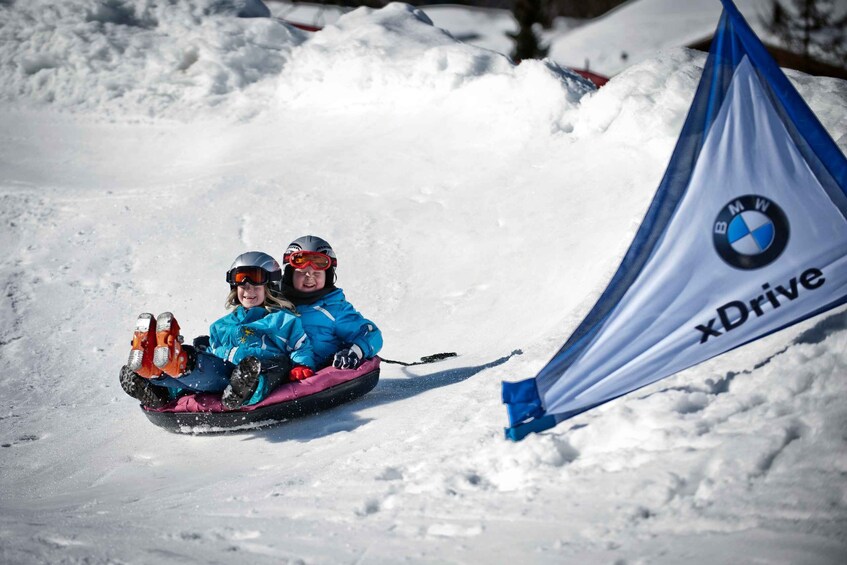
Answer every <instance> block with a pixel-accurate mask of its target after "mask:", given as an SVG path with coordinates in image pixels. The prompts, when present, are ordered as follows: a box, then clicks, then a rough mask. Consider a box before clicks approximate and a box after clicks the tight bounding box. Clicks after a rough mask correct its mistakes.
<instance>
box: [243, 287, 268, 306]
mask: <svg viewBox="0 0 847 565" xmlns="http://www.w3.org/2000/svg"><path fill="white" fill-rule="evenodd" d="M238 301H239V302H240V303H241V305H242V306H244V308H246V309H247V310H249V309H250V308H253V307H254V306H261V305H262V304H264V303H265V287H264V285H261V286H253V285H252V284H250V283H245V284H243V285H241V286H239V287H238Z"/></svg>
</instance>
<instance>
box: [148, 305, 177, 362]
mask: <svg viewBox="0 0 847 565" xmlns="http://www.w3.org/2000/svg"><path fill="white" fill-rule="evenodd" d="M173 319H174V315H173V314H171V313H170V312H164V313H162V314H159V317H158V318H156V333H157V334H158V333H159V332H170V331H171V323H172V322H173ZM174 339H176V337H174ZM170 362H171V348H170V347H169V346H167V345H160V346H158V347H156V350H155V351H154V352H153V364H154V365H156V366H157V367H159V368H160V369H162V370H164V368H165V367H167V366H168V363H170Z"/></svg>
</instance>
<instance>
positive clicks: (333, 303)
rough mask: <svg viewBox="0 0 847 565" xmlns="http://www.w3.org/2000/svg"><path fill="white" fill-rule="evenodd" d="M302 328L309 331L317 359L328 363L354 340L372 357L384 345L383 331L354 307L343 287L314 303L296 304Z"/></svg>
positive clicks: (322, 362) (319, 362)
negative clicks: (336, 353)
mask: <svg viewBox="0 0 847 565" xmlns="http://www.w3.org/2000/svg"><path fill="white" fill-rule="evenodd" d="M297 312H299V313H300V320H301V321H302V323H303V328H304V329H305V330H306V333H307V334H309V339H310V340H311V341H312V348H313V350H314V353H315V361H317V363H318V365H323V364H326V362H327V361H328V360H330V357H331V356H332V355H334V354H335V352H336V351H339V350H341V349H344V348H346V347H350V346H351V345H353V344H356V345H358V346H359V347H360V348H361V349H362V353H364V355H365V358H366V359H370V358H371V357H373V356H375V355H376V354H377V353H379V350H380V349H382V332H381V331H379V328H377V327H376V324H374V323H373V322H371V321H370V320H368V319H365V317H364V316H362V315H361V314H359V312H358V311H357V310H356V309H355V308H353V305H352V304H350V303H349V302H347V299H346V298H344V291H342V290H341V289H340V288H339V289H338V290H334V291H332V292H330V293H329V294H327V295H326V296H322V297H321V298H319V299H317V300H316V301H315V302H312V303H311V304H299V305H297Z"/></svg>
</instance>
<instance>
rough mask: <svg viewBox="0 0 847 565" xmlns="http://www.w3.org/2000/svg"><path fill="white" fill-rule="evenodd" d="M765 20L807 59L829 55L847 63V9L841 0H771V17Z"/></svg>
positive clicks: (791, 47) (771, 29) (774, 31)
mask: <svg viewBox="0 0 847 565" xmlns="http://www.w3.org/2000/svg"><path fill="white" fill-rule="evenodd" d="M839 12H841V13H839ZM762 23H763V24H764V25H765V28H766V29H767V30H768V31H769V32H771V33H773V34H774V35H776V36H777V37H778V38H779V39H780V40H781V41H782V42H783V43H784V44H785V45H786V46H787V47H788V48H789V49H791V50H792V51H794V52H796V53H799V54H801V55H802V56H803V58H804V59H806V60H807V61H808V60H811V59H821V58H827V59H832V60H835V61H838V62H839V63H840V64H841V65H843V66H847V31H845V28H847V11H845V10H844V9H843V4H842V5H841V6H838V0H790V5H789V6H785V5H783V3H782V2H781V1H780V0H772V2H771V17H770V19H767V20H762ZM822 56H823V57H822Z"/></svg>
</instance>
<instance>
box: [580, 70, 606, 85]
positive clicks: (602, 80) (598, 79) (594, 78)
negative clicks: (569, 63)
mask: <svg viewBox="0 0 847 565" xmlns="http://www.w3.org/2000/svg"><path fill="white" fill-rule="evenodd" d="M571 70H572V71H573V72H575V73H576V74H578V75H579V76H581V77H582V78H587V79H588V80H590V81H591V82H593V83H594V86H596V87H597V88H600V87H601V86H603V85H604V84H606V83H607V82H609V77H604V76H603V75H598V74H597V73H592V72H591V71H585V70H582V69H571Z"/></svg>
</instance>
